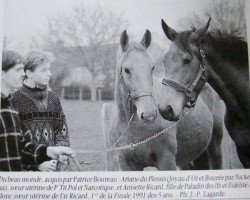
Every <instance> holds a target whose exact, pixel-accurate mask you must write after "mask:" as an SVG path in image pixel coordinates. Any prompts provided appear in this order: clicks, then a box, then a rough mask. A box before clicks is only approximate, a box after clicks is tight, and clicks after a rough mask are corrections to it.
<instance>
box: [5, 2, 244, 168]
mask: <svg viewBox="0 0 250 200" xmlns="http://www.w3.org/2000/svg"><path fill="white" fill-rule="evenodd" d="M209 17H211V18H212V22H211V26H210V28H209V29H210V30H213V29H220V30H221V31H225V32H228V33H234V34H237V35H239V36H240V37H242V38H243V39H244V40H246V21H245V5H244V0H209V1H208V0H189V1H186V0H175V1H173V0H126V1H122V0H95V1H93V0H53V1H52V0H43V1H38V0H35V1H34V0H5V1H4V14H3V40H2V41H3V43H2V47H3V49H7V50H15V51H18V52H20V53H21V54H22V55H25V54H27V53H28V52H29V51H31V50H35V49H37V50H44V51H49V52H51V53H52V54H53V55H54V61H53V63H52V66H51V71H52V80H51V82H50V87H51V89H52V90H53V91H55V92H56V93H57V94H58V95H59V96H60V97H61V100H62V105H63V109H64V111H65V114H66V118H67V121H68V126H69V129H70V140H71V145H72V147H73V148H74V149H102V148H103V147H104V145H103V139H102V130H101V126H100V117H101V107H102V104H103V103H104V102H106V101H113V100H114V95H113V92H114V78H115V75H114V70H115V66H116V51H117V48H118V47H119V38H120V35H121V33H122V31H123V30H125V29H126V30H127V33H128V35H129V37H130V39H131V40H136V41H140V40H141V38H142V36H143V34H144V32H145V30H146V29H149V30H150V31H151V33H152V44H151V46H150V47H149V49H148V52H149V54H150V56H151V57H152V59H153V61H154V62H155V63H156V69H155V72H154V73H155V75H157V76H162V75H163V74H164V71H163V66H162V63H161V58H162V56H163V54H164V53H165V52H166V51H167V50H168V48H169V46H170V45H171V43H170V42H169V41H168V39H167V38H166V37H165V35H164V33H163V31H162V29H161V19H164V20H165V21H166V22H167V23H168V25H170V26H171V27H173V28H174V29H175V30H177V31H181V30H184V29H189V28H190V27H192V26H195V27H201V26H203V25H204V24H205V23H206V22H207V20H208V18H209ZM223 142H224V154H225V156H224V167H225V168H241V165H240V163H239V161H238V159H237V156H236V154H235V149H234V148H235V147H234V145H233V144H232V142H231V140H230V138H229V137H228V135H226V134H225V138H224V141H223ZM97 156H98V154H96V155H95V154H86V155H79V160H87V161H91V160H92V159H94V158H95V157H97ZM73 170H75V169H73ZM83 170H105V159H101V160H100V161H98V162H97V163H96V164H93V165H92V166H86V167H84V168H83Z"/></svg>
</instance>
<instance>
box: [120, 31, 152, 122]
mask: <svg viewBox="0 0 250 200" xmlns="http://www.w3.org/2000/svg"><path fill="white" fill-rule="evenodd" d="M150 43H151V33H150V31H149V30H147V31H146V32H145V34H144V36H143V38H142V40H141V42H140V43H136V42H129V37H128V35H127V32H126V30H125V31H124V32H123V33H122V35H121V38H120V46H121V48H120V49H119V53H118V62H117V63H118V65H117V70H116V74H117V79H119V82H120V84H119V85H120V97H122V101H121V103H122V104H123V105H124V106H123V107H124V111H125V112H127V113H130V114H131V112H134V111H135V110H136V113H137V116H138V118H139V119H140V120H142V121H143V122H146V123H152V122H153V121H154V120H155V118H156V115H157V109H156V104H155V101H154V99H153V97H152V86H153V76H152V72H153V69H154V64H153V61H152V60H151V58H150V56H149V55H148V53H147V48H148V47H149V45H150ZM116 98H119V97H116Z"/></svg>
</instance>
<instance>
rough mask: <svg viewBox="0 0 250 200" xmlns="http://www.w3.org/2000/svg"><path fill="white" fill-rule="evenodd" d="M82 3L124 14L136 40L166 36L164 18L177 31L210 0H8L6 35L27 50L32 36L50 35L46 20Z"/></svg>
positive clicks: (5, 17) (89, 6) (6, 3)
mask: <svg viewBox="0 0 250 200" xmlns="http://www.w3.org/2000/svg"><path fill="white" fill-rule="evenodd" d="M80 2H83V3H84V5H86V7H87V8H89V9H91V8H93V7H95V6H96V5H98V4H99V5H100V6H101V7H102V8H103V9H109V10H112V11H113V12H115V13H117V14H120V13H123V16H124V18H125V19H126V20H127V21H128V22H129V25H130V26H129V29H128V30H127V31H128V33H130V34H131V35H133V36H134V37H135V38H136V39H137V37H139V36H140V37H141V36H142V35H143V33H144V32H145V30H146V29H149V30H150V31H151V32H155V33H156V34H159V35H163V32H162V30H161V23H160V21H161V19H162V18H163V19H165V20H166V21H167V22H168V23H169V25H171V26H173V27H178V20H180V19H181V18H183V17H185V16H188V15H190V14H192V13H193V12H199V11H200V10H202V9H203V7H204V6H206V4H207V3H206V2H207V0H188V1H187V0H5V1H4V3H5V4H4V34H5V35H7V36H8V37H9V38H11V39H14V42H15V43H16V44H15V45H18V46H19V50H21V51H22V50H25V49H27V48H28V43H29V40H30V38H31V36H37V35H38V33H39V32H40V34H43V32H46V31H47V28H46V22H47V16H50V15H54V14H56V13H57V12H60V11H61V10H66V11H67V12H69V13H70V12H71V9H72V8H73V7H75V6H77V5H78V4H79V3H80ZM153 37H154V35H153Z"/></svg>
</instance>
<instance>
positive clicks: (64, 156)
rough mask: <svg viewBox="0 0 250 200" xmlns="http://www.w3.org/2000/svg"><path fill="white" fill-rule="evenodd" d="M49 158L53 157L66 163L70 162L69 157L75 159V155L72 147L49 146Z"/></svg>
mask: <svg viewBox="0 0 250 200" xmlns="http://www.w3.org/2000/svg"><path fill="white" fill-rule="evenodd" d="M47 156H48V157H51V158H52V159H54V160H59V159H60V160H59V161H60V162H62V163H64V162H65V161H67V160H68V157H74V156H75V153H74V151H73V150H72V149H71V148H70V147H64V146H55V147H52V146H49V147H47Z"/></svg>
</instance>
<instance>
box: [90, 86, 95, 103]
mask: <svg viewBox="0 0 250 200" xmlns="http://www.w3.org/2000/svg"><path fill="white" fill-rule="evenodd" d="M91 101H96V86H95V84H92V86H91Z"/></svg>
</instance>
